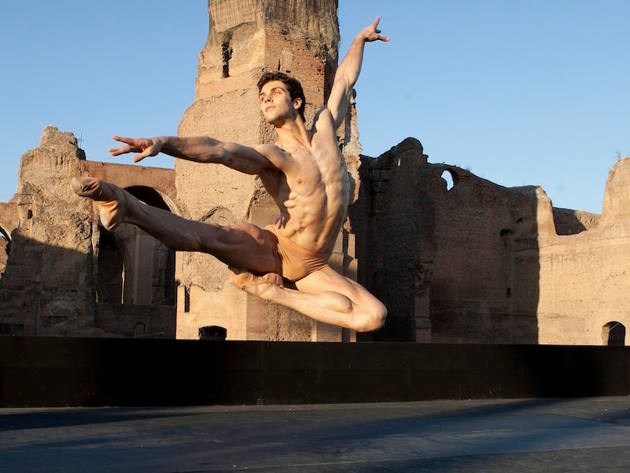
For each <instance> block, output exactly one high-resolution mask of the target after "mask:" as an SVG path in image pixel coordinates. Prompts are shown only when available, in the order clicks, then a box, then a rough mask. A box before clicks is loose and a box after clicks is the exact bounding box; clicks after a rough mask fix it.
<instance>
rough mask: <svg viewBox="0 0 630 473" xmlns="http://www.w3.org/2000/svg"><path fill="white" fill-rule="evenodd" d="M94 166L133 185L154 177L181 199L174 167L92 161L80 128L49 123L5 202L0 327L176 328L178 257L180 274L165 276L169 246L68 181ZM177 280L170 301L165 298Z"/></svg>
mask: <svg viewBox="0 0 630 473" xmlns="http://www.w3.org/2000/svg"><path fill="white" fill-rule="evenodd" d="M88 174H89V175H93V176H96V177H100V178H104V179H107V180H110V181H112V182H114V183H116V184H118V185H120V186H122V187H126V188H128V189H131V190H133V189H134V188H136V189H146V186H153V187H150V188H149V189H151V190H153V191H154V192H155V193H156V194H158V191H157V190H155V189H158V190H159V191H160V192H161V193H162V195H164V197H165V199H166V200H168V201H174V200H175V195H174V190H175V186H174V176H173V171H172V170H161V169H151V168H141V167H136V166H124V165H116V164H111V165H110V164H105V163H99V162H90V161H86V159H85V154H84V153H83V151H82V150H81V149H80V148H79V147H78V146H77V140H76V138H75V137H74V135H73V134H72V133H67V132H66V133H64V132H59V131H58V130H57V129H56V128H53V127H46V128H45V129H44V131H43V133H42V138H41V142H40V144H39V146H38V147H37V148H35V149H33V150H30V151H28V152H27V153H25V154H24V155H23V156H22V160H21V163H20V174H19V178H18V189H17V192H16V194H15V196H14V197H13V199H12V200H11V201H10V202H7V203H2V204H0V227H2V228H3V229H4V233H6V236H5V238H4V239H3V240H4V241H8V242H9V244H10V251H9V252H8V254H7V253H6V252H5V260H4V261H5V267H4V268H3V269H4V273H3V274H2V278H1V279H0V333H3V334H15V335H57V336H65V335H73V336H158V337H173V336H174V334H175V305H174V303H175V300H174V297H175V287H174V283H175V280H174V267H173V268H172V270H171V273H172V278H173V279H172V282H166V281H161V280H159V278H160V277H162V276H163V274H166V272H165V270H166V269H167V265H168V261H169V257H168V252H166V253H165V252H164V251H163V250H160V248H159V247H158V246H157V245H156V243H155V240H153V241H151V240H152V239H150V240H147V235H146V234H144V235H142V234H141V233H143V232H139V231H138V230H137V229H135V228H130V227H128V228H124V226H121V228H118V229H116V230H115V231H114V232H107V231H106V230H104V229H103V228H102V227H101V226H100V225H99V223H98V216H97V212H96V210H95V207H93V204H92V203H91V202H90V201H89V200H87V199H81V198H79V197H77V196H76V195H75V194H74V193H73V192H72V190H71V187H70V182H71V179H72V178H73V177H78V176H84V175H88ZM169 193H170V194H171V195H170V197H169ZM116 240H118V241H117V243H116ZM5 246H6V245H5ZM140 263H143V264H142V265H141V264H140ZM147 268H149V271H148V274H147V271H146V269H147ZM151 268H152V270H151ZM153 276H156V277H157V278H158V281H157V284H156V286H157V287H154V284H153V279H154V278H153ZM169 284H170V286H172V289H171V292H172V296H171V299H170V301H169V300H164V298H163V296H164V291H166V290H168V289H169ZM116 285H117V287H118V290H119V291H118V293H117V294H116V293H115V290H114V289H115V287H116Z"/></svg>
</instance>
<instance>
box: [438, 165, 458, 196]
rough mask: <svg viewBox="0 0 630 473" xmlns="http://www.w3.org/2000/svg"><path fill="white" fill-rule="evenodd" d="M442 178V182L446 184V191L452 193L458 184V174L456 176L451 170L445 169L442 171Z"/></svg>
mask: <svg viewBox="0 0 630 473" xmlns="http://www.w3.org/2000/svg"><path fill="white" fill-rule="evenodd" d="M440 177H441V178H442V180H443V181H444V183H445V184H446V191H447V192H448V191H450V190H451V189H452V188H453V187H455V185H456V184H457V180H458V179H457V174H455V173H454V172H453V171H451V170H450V169H445V170H444V171H442V174H441V176H440Z"/></svg>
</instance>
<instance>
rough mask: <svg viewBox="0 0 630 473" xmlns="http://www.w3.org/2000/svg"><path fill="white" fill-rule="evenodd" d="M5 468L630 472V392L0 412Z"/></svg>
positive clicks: (0, 455) (155, 472)
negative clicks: (596, 395)
mask: <svg viewBox="0 0 630 473" xmlns="http://www.w3.org/2000/svg"><path fill="white" fill-rule="evenodd" d="M0 471H2V472H11V473H17V472H63V473H71V472H81V473H84V472H96V473H100V472H117V473H119V472H152V473H160V472H182V473H183V472H187V473H190V472H217V471H253V472H277V473H284V472H300V473H311V472H335V473H337V472H414V473H417V472H426V471H437V472H451V471H452V472H528V473H531V472H533V471H544V472H575V471H588V472H591V471H598V472H608V471H619V472H622V471H623V472H627V471H630V398H628V397H609V398H591V399H531V400H484V401H431V402H413V403H384V404H334V405H304V406H249V407H220V406H213V407H181V408H115V407H111V408H83V409H77V408H71V409H70V408H69V409H0Z"/></svg>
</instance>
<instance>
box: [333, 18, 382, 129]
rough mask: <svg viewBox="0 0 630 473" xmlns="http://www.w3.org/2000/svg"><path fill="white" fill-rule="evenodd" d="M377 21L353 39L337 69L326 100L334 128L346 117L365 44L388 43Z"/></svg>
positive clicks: (359, 70) (378, 19) (377, 19)
mask: <svg viewBox="0 0 630 473" xmlns="http://www.w3.org/2000/svg"><path fill="white" fill-rule="evenodd" d="M379 21H381V19H380V17H378V18H376V20H374V21H373V22H372V23H371V24H370V25H368V26H367V27H366V28H365V29H364V30H363V31H361V32H360V33H359V34H358V35H357V36H356V37H355V38H354V41H352V44H351V45H350V49H348V53H347V54H346V57H345V58H344V59H343V61H342V62H341V64H340V65H339V67H338V68H337V73H336V74H335V80H334V82H333V86H332V90H331V91H330V97H329V98H328V104H327V105H326V106H327V108H328V109H329V110H330V112H331V113H332V116H333V119H334V121H335V128H338V127H339V125H341V123H342V122H343V119H344V118H345V116H346V110H348V103H349V101H350V94H351V93H352V88H353V87H354V84H356V82H357V79H358V78H359V72H361V63H362V62H363V48H364V47H365V43H366V42H368V43H369V42H372V41H389V38H388V37H387V36H385V35H382V34H380V33H381V30H379V29H378V23H379Z"/></svg>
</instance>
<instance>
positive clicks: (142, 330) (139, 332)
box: [133, 322, 147, 337]
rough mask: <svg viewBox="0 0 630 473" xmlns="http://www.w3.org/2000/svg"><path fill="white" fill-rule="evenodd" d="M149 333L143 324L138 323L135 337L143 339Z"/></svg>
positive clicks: (134, 330)
mask: <svg viewBox="0 0 630 473" xmlns="http://www.w3.org/2000/svg"><path fill="white" fill-rule="evenodd" d="M146 333H147V326H146V325H145V324H144V323H143V322H138V323H137V324H136V325H135V326H134V328H133V336H134V337H142V336H144V335H145V334H146Z"/></svg>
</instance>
